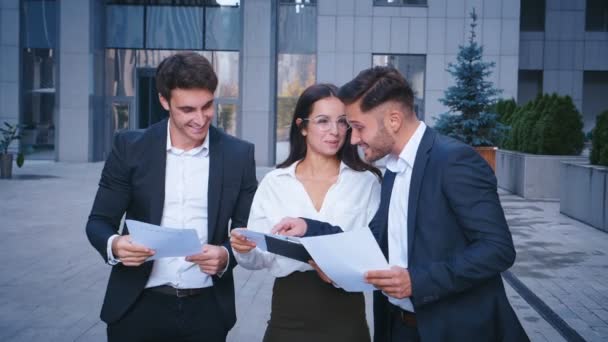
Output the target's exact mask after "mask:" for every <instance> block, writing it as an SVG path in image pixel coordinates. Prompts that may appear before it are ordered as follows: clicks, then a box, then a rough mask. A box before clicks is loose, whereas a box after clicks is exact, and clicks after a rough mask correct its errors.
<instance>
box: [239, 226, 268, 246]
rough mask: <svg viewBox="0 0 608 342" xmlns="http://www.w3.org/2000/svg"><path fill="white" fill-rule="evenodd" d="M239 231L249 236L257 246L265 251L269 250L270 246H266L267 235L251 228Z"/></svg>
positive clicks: (248, 238)
mask: <svg viewBox="0 0 608 342" xmlns="http://www.w3.org/2000/svg"><path fill="white" fill-rule="evenodd" d="M237 233H239V234H241V235H243V236H244V237H246V238H247V240H249V241H252V242H255V246H256V247H257V248H259V249H261V250H263V251H267V250H268V247H267V246H266V235H265V234H263V233H259V232H254V231H253V230H249V229H239V230H237Z"/></svg>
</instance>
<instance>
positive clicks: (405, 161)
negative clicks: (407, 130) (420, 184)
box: [386, 121, 426, 173]
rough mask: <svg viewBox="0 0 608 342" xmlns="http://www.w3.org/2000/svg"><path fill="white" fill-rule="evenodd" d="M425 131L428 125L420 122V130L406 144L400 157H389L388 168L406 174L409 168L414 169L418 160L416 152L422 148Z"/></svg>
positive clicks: (417, 129)
mask: <svg viewBox="0 0 608 342" xmlns="http://www.w3.org/2000/svg"><path fill="white" fill-rule="evenodd" d="M425 130H426V125H425V124H424V122H422V121H420V124H419V125H418V128H416V131H415V132H414V134H413V135H412V137H411V138H410V140H409V141H408V142H407V144H405V146H404V147H403V150H401V153H399V156H398V157H396V156H394V155H389V157H388V159H387V160H386V168H387V169H389V170H390V171H392V172H395V173H401V172H404V171H405V170H406V169H407V167H410V168H413V167H414V161H415V160H416V152H418V146H420V142H421V141H422V136H423V135H424V131H425Z"/></svg>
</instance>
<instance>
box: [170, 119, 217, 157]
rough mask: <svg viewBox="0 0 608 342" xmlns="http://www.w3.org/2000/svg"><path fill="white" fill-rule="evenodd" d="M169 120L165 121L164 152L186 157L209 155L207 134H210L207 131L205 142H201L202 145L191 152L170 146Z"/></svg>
mask: <svg viewBox="0 0 608 342" xmlns="http://www.w3.org/2000/svg"><path fill="white" fill-rule="evenodd" d="M170 127H171V120H167V147H166V151H167V152H170V153H173V154H176V155H178V156H179V155H187V156H196V155H199V154H200V156H201V157H207V156H208V155H209V139H208V138H209V134H210V132H209V131H207V137H205V140H204V141H203V144H202V145H200V146H197V147H195V148H193V149H191V150H188V151H184V150H182V149H181V148H177V147H174V146H173V145H172V144H171V130H170Z"/></svg>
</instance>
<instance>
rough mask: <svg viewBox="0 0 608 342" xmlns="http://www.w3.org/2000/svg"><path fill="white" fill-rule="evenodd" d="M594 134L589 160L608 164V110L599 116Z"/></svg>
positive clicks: (595, 163) (604, 164)
mask: <svg viewBox="0 0 608 342" xmlns="http://www.w3.org/2000/svg"><path fill="white" fill-rule="evenodd" d="M592 136H593V138H592V144H591V154H590V156H589V161H590V162H591V164H594V165H603V166H608V110H607V111H605V112H603V113H602V114H600V115H598V116H597V118H596V121H595V128H594V129H593V135H592Z"/></svg>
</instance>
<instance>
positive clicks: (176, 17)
mask: <svg viewBox="0 0 608 342" xmlns="http://www.w3.org/2000/svg"><path fill="white" fill-rule="evenodd" d="M202 37H203V8H202V7H169V6H148V7H147V13H146V48H148V49H180V50H202V49H203V38H202Z"/></svg>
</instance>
